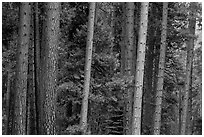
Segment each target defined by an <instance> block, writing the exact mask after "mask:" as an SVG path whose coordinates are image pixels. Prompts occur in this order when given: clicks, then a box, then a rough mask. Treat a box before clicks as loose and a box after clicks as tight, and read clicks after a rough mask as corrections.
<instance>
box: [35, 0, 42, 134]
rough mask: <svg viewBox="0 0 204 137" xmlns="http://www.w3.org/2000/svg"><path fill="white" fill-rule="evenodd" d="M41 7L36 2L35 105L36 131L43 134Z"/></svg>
mask: <svg viewBox="0 0 204 137" xmlns="http://www.w3.org/2000/svg"><path fill="white" fill-rule="evenodd" d="M39 27H40V25H39V9H38V2H35V3H34V65H35V66H34V68H35V69H34V71H35V72H34V74H35V76H34V77H35V85H36V87H35V106H36V119H37V121H36V127H37V128H36V132H37V134H38V135H39V134H42V132H40V129H41V124H40V123H41V118H40V114H41V110H40V108H41V107H40V106H42V104H41V99H42V98H41V96H40V34H39Z"/></svg>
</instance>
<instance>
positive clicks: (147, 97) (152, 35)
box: [142, 3, 158, 134]
mask: <svg viewBox="0 0 204 137" xmlns="http://www.w3.org/2000/svg"><path fill="white" fill-rule="evenodd" d="M150 9H151V10H150V16H149V18H154V16H155V14H157V13H156V7H155V4H153V3H152V4H151V8H150ZM153 21H154V20H153ZM153 21H151V20H150V21H148V36H147V45H148V49H147V52H146V54H147V55H146V62H145V72H144V73H145V74H144V75H145V80H144V81H145V82H144V84H145V87H144V95H143V120H142V126H143V127H142V129H143V131H146V132H144V134H151V127H152V123H153V117H152V114H153V113H154V106H153V104H154V103H153V99H154V97H155V94H154V93H155V92H153V84H152V83H153V82H152V81H153V79H154V75H153V73H154V59H155V58H154V48H155V46H156V45H155V43H156V39H157V37H158V36H157V29H156V27H155V26H154V25H152V24H153Z"/></svg>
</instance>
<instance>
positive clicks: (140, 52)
mask: <svg viewBox="0 0 204 137" xmlns="http://www.w3.org/2000/svg"><path fill="white" fill-rule="evenodd" d="M148 7H149V3H148V2H143V3H141V13H140V15H141V16H140V29H139V38H138V48H137V64H136V73H135V89H134V103H133V119H132V134H133V135H140V134H141V113H142V94H143V93H142V90H143V76H144V61H145V48H146V36H147V23H148Z"/></svg>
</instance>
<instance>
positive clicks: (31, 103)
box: [27, 3, 37, 135]
mask: <svg viewBox="0 0 204 137" xmlns="http://www.w3.org/2000/svg"><path fill="white" fill-rule="evenodd" d="M33 12H34V3H32V13H33ZM31 18H32V19H31V25H30V27H31V33H30V45H29V49H28V91H27V134H28V135H35V134H37V132H36V128H37V125H36V121H37V119H36V104H35V100H36V99H35V98H36V97H35V88H36V87H35V86H36V85H35V66H34V48H35V47H34V35H33V34H34V33H33V32H34V27H33V26H34V14H32V16H31Z"/></svg>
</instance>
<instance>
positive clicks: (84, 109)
mask: <svg viewBox="0 0 204 137" xmlns="http://www.w3.org/2000/svg"><path fill="white" fill-rule="evenodd" d="M94 17H95V2H91V3H90V5H89V17H88V20H89V21H88V34H87V35H88V36H87V41H86V60H85V80H84V89H83V99H82V108H81V119H80V125H81V131H82V134H86V131H87V112H88V97H89V85H90V77H91V61H92V49H93V48H92V47H93V33H94Z"/></svg>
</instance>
